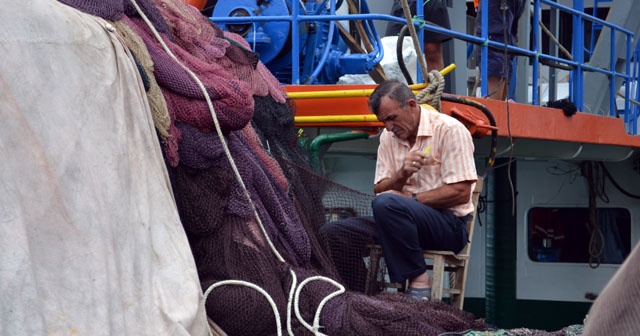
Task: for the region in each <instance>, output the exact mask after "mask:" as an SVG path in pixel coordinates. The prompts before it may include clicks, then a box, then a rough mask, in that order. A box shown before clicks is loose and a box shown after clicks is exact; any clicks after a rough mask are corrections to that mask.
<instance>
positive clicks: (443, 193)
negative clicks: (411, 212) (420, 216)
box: [416, 181, 474, 209]
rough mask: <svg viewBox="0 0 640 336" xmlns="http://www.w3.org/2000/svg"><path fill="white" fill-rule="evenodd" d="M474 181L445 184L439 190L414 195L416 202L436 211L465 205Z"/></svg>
mask: <svg viewBox="0 0 640 336" xmlns="http://www.w3.org/2000/svg"><path fill="white" fill-rule="evenodd" d="M473 182H474V181H462V182H457V183H451V184H445V185H443V186H441V187H439V188H436V189H433V190H428V191H424V192H421V193H418V194H416V198H417V199H418V202H420V203H422V204H426V205H428V206H430V207H432V208H436V209H448V208H451V207H454V206H456V205H460V204H465V203H467V202H469V199H470V198H471V185H472V184H473Z"/></svg>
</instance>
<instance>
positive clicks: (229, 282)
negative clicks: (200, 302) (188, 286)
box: [132, 0, 282, 336]
mask: <svg viewBox="0 0 640 336" xmlns="http://www.w3.org/2000/svg"><path fill="white" fill-rule="evenodd" d="M132 1H133V0H132ZM224 285H238V286H247V287H250V288H253V289H255V290H257V291H258V292H259V293H260V294H262V295H264V297H265V298H266V299H267V301H269V305H271V309H273V314H274V315H275V316H276V328H278V330H277V332H278V336H281V335H282V325H281V322H280V314H279V313H278V306H276V303H275V301H273V299H272V298H271V296H270V295H269V293H267V292H266V291H265V290H264V289H262V288H260V287H259V286H256V285H254V284H252V283H250V282H247V281H242V280H223V281H219V282H216V283H214V284H213V285H211V286H209V288H207V290H206V291H205V292H204V301H205V302H206V301H207V297H208V296H209V293H211V291H212V290H214V289H215V288H217V287H220V286H224ZM209 331H211V330H209Z"/></svg>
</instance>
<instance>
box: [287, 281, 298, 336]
mask: <svg viewBox="0 0 640 336" xmlns="http://www.w3.org/2000/svg"><path fill="white" fill-rule="evenodd" d="M290 271H291V290H289V300H287V331H288V332H289V335H291V336H293V328H291V305H292V303H293V293H294V292H295V289H296V286H297V285H298V277H297V276H296V272H294V271H293V270H290Z"/></svg>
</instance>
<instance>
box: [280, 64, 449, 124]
mask: <svg viewBox="0 0 640 336" xmlns="http://www.w3.org/2000/svg"><path fill="white" fill-rule="evenodd" d="M455 68H456V65H455V64H454V63H451V64H449V65H448V66H446V67H445V68H444V69H442V70H440V73H441V74H442V75H443V76H444V75H447V74H449V73H450V72H451V71H453V69H455ZM426 86H427V84H426V83H420V84H412V85H409V87H410V88H411V90H413V91H419V90H422V89H424V88H425V87H426ZM373 90H374V89H355V90H331V91H306V92H288V93H287V95H288V96H289V98H291V99H313V98H351V97H368V96H370V95H371V93H372V92H373ZM358 121H361V120H358Z"/></svg>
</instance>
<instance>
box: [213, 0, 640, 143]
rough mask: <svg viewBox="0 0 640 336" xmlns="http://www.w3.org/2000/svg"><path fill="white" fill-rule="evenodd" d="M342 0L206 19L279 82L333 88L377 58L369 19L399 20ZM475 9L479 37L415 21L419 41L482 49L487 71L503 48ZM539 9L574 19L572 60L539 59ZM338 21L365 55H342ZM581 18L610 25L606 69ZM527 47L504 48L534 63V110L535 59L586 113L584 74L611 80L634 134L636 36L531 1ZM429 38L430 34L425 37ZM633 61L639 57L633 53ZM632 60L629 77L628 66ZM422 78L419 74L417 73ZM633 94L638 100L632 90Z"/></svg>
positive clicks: (245, 3)
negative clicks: (356, 26) (346, 9)
mask: <svg viewBox="0 0 640 336" xmlns="http://www.w3.org/2000/svg"><path fill="white" fill-rule="evenodd" d="M342 3H343V0H323V1H306V2H305V1H302V0H298V1H295V0H219V1H218V3H217V5H216V7H215V9H214V12H213V16H212V17H211V20H212V21H213V22H215V23H216V24H218V25H220V26H221V27H222V28H223V29H225V30H228V31H232V32H235V33H238V34H240V35H242V36H243V37H244V38H245V39H246V40H247V42H248V43H249V44H250V45H251V46H252V48H253V50H254V51H256V52H257V53H259V54H260V57H261V60H262V62H263V63H264V64H265V65H266V66H267V67H268V68H269V69H270V70H271V72H272V73H273V74H274V75H275V76H276V77H277V78H278V79H279V80H280V82H282V83H284V84H294V85H297V84H334V83H336V82H337V80H338V78H339V77H340V76H342V75H345V74H364V73H368V72H370V71H372V70H373V69H374V67H375V66H376V64H378V63H379V62H380V61H381V60H382V58H383V56H384V55H383V51H382V46H381V43H380V37H379V35H378V33H377V32H376V29H375V27H374V25H373V20H385V21H396V22H402V23H404V22H405V20H404V19H402V18H397V17H394V16H391V15H388V14H375V13H370V11H369V8H368V6H367V3H366V0H360V1H359V3H358V6H359V13H358V14H348V15H339V14H336V8H339V7H340V6H341V5H342ZM481 5H482V6H485V7H484V8H483V10H482V11H481V13H482V17H481V26H482V34H481V36H473V35H467V34H462V33H459V32H457V31H452V30H447V29H443V28H440V27H437V26H432V25H429V24H421V23H419V22H414V24H415V25H416V28H417V29H418V35H419V38H420V39H422V37H423V34H424V33H425V30H426V31H434V32H439V33H444V34H448V35H451V36H453V37H454V38H457V39H461V40H464V41H466V42H469V43H473V44H476V45H479V46H480V52H481V53H482V56H483V57H482V63H483V64H481V69H486V61H487V57H486V56H487V52H488V48H489V47H490V46H491V47H495V48H499V49H504V48H505V46H504V45H503V44H501V43H498V42H494V41H490V40H488V38H487V33H486V32H487V22H488V19H487V12H488V10H487V9H486V6H487V2H486V1H482V2H481ZM542 5H546V6H548V7H550V8H555V9H557V10H560V11H563V12H566V13H569V14H571V16H572V18H573V32H574V34H573V42H572V54H573V56H574V59H572V60H567V59H564V58H560V57H556V56H552V55H547V54H542V53H541V52H540V50H539V47H538V46H539V44H540V43H539V41H540V36H539V35H540V34H539V31H540V29H539V22H540V9H541V6H542ZM417 7H418V8H417V14H416V16H417V17H421V15H422V13H421V12H422V6H417ZM339 21H360V22H362V27H363V29H362V30H360V31H359V34H360V36H362V37H363V39H365V38H366V39H367V40H368V41H370V43H371V44H370V48H368V49H369V50H367V52H366V53H350V52H348V47H347V43H346V42H345V40H344V39H343V38H342V37H341V36H340V32H339V30H340V29H339V28H340V27H338V26H337V25H340V24H341V23H340V22H339ZM585 21H591V22H592V23H593V24H597V25H599V27H606V28H608V30H609V32H610V34H611V38H610V39H609V41H610V45H609V52H610V57H609V59H610V62H609V63H610V64H608V67H607V68H604V67H597V66H593V65H590V64H587V63H585V59H584V52H583V51H584V50H585V36H584V31H585ZM532 22H533V25H532V35H531V36H532V40H531V45H532V48H530V49H524V48H521V47H515V46H506V48H507V50H508V51H509V52H511V53H514V54H516V55H518V56H524V57H527V58H529V61H530V64H531V66H532V71H533V76H532V79H531V80H532V83H531V84H532V104H534V105H539V104H540V101H539V98H538V97H539V77H540V62H550V63H556V64H560V65H563V66H564V67H568V68H570V69H571V70H570V73H571V81H570V96H569V99H570V100H571V101H572V102H573V103H574V104H575V105H576V106H577V108H578V110H579V111H584V98H585V92H584V74H585V72H594V73H600V74H603V75H605V76H607V77H608V78H609V83H610V85H609V115H610V116H617V113H618V110H623V111H625V113H624V119H625V120H624V121H625V125H626V126H627V132H628V133H629V134H637V118H638V113H639V109H638V108H637V107H636V106H634V108H633V109H632V108H631V106H630V99H629V98H630V97H632V95H631V91H630V90H631V88H632V87H633V88H635V87H636V86H637V85H635V83H636V82H637V78H638V70H637V69H638V61H639V60H638V59H637V58H632V56H633V55H634V54H633V47H632V43H633V35H634V33H633V32H631V31H629V30H627V29H624V28H622V27H620V26H616V25H614V24H612V23H610V22H607V21H604V20H601V19H598V18H596V17H593V16H590V15H587V14H585V13H584V1H583V0H574V1H573V8H571V7H567V6H564V5H561V4H558V3H556V2H555V1H552V0H535V1H534V4H533V20H532ZM427 33H428V32H427ZM616 34H623V35H624V41H625V44H626V45H625V46H624V50H625V55H624V59H625V65H624V70H623V71H617V70H616V64H615V61H616V59H617V58H618V56H621V55H616V50H617V49H618V48H617V46H616V38H615V37H616ZM635 56H637V53H636V54H635ZM632 60H633V61H634V69H633V72H632V67H631V61H632ZM418 75H419V78H418V80H419V81H422V77H421V74H418ZM486 76H487V75H486V73H484V72H483V73H481V92H482V95H483V96H486V95H487V92H488V88H487V84H486V83H487V78H486ZM620 80H621V81H622V82H624V83H626V84H627V85H625V86H624V90H625V93H624V107H623V108H618V107H617V106H616V97H617V96H618V94H617V93H618V92H617V90H618V87H619V86H618V85H619V84H616V83H619V82H620ZM634 91H636V92H635V93H634V95H633V96H634V97H638V94H637V92H638V90H637V88H636V90H634Z"/></svg>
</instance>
